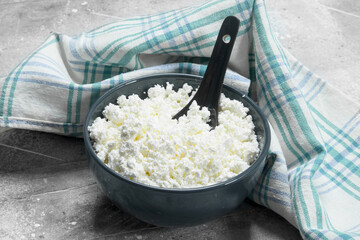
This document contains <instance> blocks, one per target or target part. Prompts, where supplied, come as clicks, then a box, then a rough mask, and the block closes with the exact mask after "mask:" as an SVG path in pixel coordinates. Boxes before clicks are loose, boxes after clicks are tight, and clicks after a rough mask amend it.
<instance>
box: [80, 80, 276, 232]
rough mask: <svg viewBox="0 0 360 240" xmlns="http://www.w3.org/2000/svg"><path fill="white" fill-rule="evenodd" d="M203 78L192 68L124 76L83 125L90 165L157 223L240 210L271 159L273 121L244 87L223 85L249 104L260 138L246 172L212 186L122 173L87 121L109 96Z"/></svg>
mask: <svg viewBox="0 0 360 240" xmlns="http://www.w3.org/2000/svg"><path fill="white" fill-rule="evenodd" d="M201 80H202V78H201V77H198V76H193V75H187V74H163V75H153V76H147V77H143V78H139V79H135V80H132V81H128V82H124V83H122V84H120V85H118V86H116V87H114V88H113V89H111V90H109V91H108V92H106V93H105V94H104V95H103V96H101V97H100V98H99V99H98V100H97V101H96V102H95V103H94V105H93V106H92V107H91V109H90V111H89V113H88V116H87V118H86V121H85V125H84V141H85V148H86V152H87V154H88V159H89V164H90V169H91V171H92V173H93V174H94V176H95V178H96V180H97V182H98V185H99V186H100V188H101V190H102V191H103V193H104V194H105V195H106V196H107V197H108V198H109V199H110V200H111V201H112V202H113V203H114V204H115V205H117V206H118V207H119V208H121V209H122V210H124V211H126V212H128V213H130V214H131V215H133V216H135V217H137V218H138V219H141V220H143V221H145V222H148V223H150V224H154V225H157V226H189V225H195V224H200V223H203V222H206V221H209V220H211V219H214V218H217V217H220V216H222V215H225V214H227V213H229V212H231V211H233V210H235V209H236V208H237V207H238V206H239V205H240V204H241V203H242V202H243V201H244V199H245V198H246V197H247V196H248V194H249V193H250V192H251V190H252V189H253V188H254V186H255V184H256V182H257V180H258V178H259V176H260V174H261V172H262V170H263V168H264V165H265V162H266V156H267V153H268V150H269V145H270V129H269V125H268V122H267V121H266V120H265V118H264V116H263V114H262V113H261V112H260V109H259V108H258V107H257V105H256V104H255V103H254V102H253V101H252V100H251V99H250V98H249V97H247V96H246V95H245V94H244V93H241V92H239V91H237V90H235V89H234V88H231V87H230V86H227V85H224V87H223V93H224V94H225V95H226V96H227V97H229V98H231V99H237V100H239V101H241V102H242V103H243V104H244V106H246V107H247V108H249V109H250V114H251V115H252V117H253V121H254V124H255V132H256V134H257V136H258V139H259V141H260V154H259V157H258V159H257V160H256V161H255V162H254V163H253V164H252V165H251V166H250V167H249V168H248V169H247V170H245V171H244V172H242V173H241V174H239V175H238V176H236V177H234V178H232V179H229V180H227V181H225V182H222V183H218V184H214V185H211V186H206V187H200V188H187V189H165V188H158V187H152V186H148V185H144V184H141V183H137V182H134V181H131V180H129V179H126V178H124V177H122V176H121V175H120V174H118V173H116V172H115V171H113V170H112V169H110V168H109V167H107V166H106V165H105V164H104V163H103V162H102V161H101V160H100V159H99V158H98V157H97V156H96V154H95V152H94V150H93V148H92V145H91V140H90V137H89V132H88V130H87V128H88V126H89V125H91V124H92V122H93V121H94V119H95V118H96V117H99V116H102V111H103V109H104V108H105V106H106V105H108V104H109V103H110V102H111V103H115V102H116V99H117V98H118V97H119V96H120V95H131V94H133V93H135V94H138V95H139V96H140V97H141V98H146V97H147V96H146V92H147V90H148V89H149V88H150V87H153V86H154V85H155V84H160V85H165V84H166V82H169V83H172V84H174V89H178V88H179V87H181V86H182V85H183V84H184V83H188V84H189V85H192V86H194V87H197V86H198V85H199V84H200V82H201Z"/></svg>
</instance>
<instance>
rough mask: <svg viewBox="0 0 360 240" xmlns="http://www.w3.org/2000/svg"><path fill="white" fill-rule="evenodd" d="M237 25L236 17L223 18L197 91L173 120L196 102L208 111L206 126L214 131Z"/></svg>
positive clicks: (238, 23)
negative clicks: (208, 116)
mask: <svg viewBox="0 0 360 240" xmlns="http://www.w3.org/2000/svg"><path fill="white" fill-rule="evenodd" d="M239 25H240V21H239V19H237V18H236V17H234V16H229V17H226V18H225V20H224V21H223V23H222V25H221V28H220V31H219V34H218V37H217V39H216V43H215V46H214V49H213V52H212V54H211V57H210V61H209V64H208V66H207V68H206V71H205V74H204V78H203V80H202V81H201V84H200V87H199V89H198V90H197V92H196V93H195V95H194V97H193V98H192V99H191V100H190V102H189V103H188V104H187V105H186V106H185V107H184V108H183V109H181V110H180V111H179V112H178V113H177V114H176V115H174V116H173V119H179V117H181V116H182V115H185V114H186V113H187V112H188V110H189V107H190V105H191V104H192V102H193V101H196V102H197V104H198V105H199V106H200V107H207V108H208V109H209V111H210V120H209V121H208V124H209V125H210V127H211V128H212V129H214V128H215V127H216V126H217V125H218V111H219V99H220V93H221V89H222V85H223V83H224V76H225V72H226V68H227V65H228V63H229V59H230V55H231V51H232V48H233V46H234V42H235V39H236V35H237V32H238V29H239Z"/></svg>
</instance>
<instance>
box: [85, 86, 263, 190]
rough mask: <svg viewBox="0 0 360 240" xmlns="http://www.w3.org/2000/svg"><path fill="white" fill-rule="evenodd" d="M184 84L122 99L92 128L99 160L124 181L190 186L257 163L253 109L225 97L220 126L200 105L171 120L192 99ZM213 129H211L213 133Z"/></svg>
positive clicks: (225, 176)
mask: <svg viewBox="0 0 360 240" xmlns="http://www.w3.org/2000/svg"><path fill="white" fill-rule="evenodd" d="M193 95H194V91H193V88H192V87H191V86H189V85H187V84H185V85H184V86H183V87H182V88H180V89H179V90H178V91H174V90H173V85H172V84H169V83H168V84H167V85H166V87H161V86H159V85H156V86H154V87H152V88H150V89H149V90H148V98H146V99H144V100H142V99H140V98H139V96H138V95H131V96H129V97H125V96H120V97H119V98H118V99H117V104H109V105H108V106H107V107H105V110H104V111H103V115H104V118H101V117H98V118H96V119H95V120H94V122H93V124H92V125H91V126H89V132H90V137H91V138H92V140H93V147H94V149H95V152H96V153H97V156H98V157H99V158H100V159H101V160H102V161H103V162H104V163H105V164H106V165H107V166H109V167H110V168H111V169H113V170H115V171H117V172H119V173H120V174H121V175H123V176H124V177H125V178H128V179H131V180H134V181H137V182H140V183H143V184H147V185H152V186H158V187H163V188H190V187H200V186H206V185H211V184H215V183H218V182H222V181H225V180H227V179H230V178H232V177H234V176H236V175H238V174H239V173H241V172H242V171H244V170H245V169H247V168H248V167H249V165H250V164H251V163H252V162H253V161H254V160H255V159H256V157H257V155H258V152H259V147H258V142H257V139H256V135H255V133H254V124H253V122H252V117H251V115H247V112H248V109H247V108H245V107H244V106H243V104H242V103H241V102H239V101H236V100H230V99H229V98H226V97H225V96H224V95H221V98H220V106H219V107H220V111H219V116H218V121H219V125H218V126H217V127H216V128H215V129H213V130H211V129H210V126H209V125H208V124H207V121H208V119H209V116H210V112H209V111H208V109H207V108H201V109H200V107H199V106H198V105H197V103H196V101H194V102H193V104H192V105H191V107H190V110H189V111H188V113H187V115H186V116H182V117H180V118H179V119H178V120H174V119H172V116H173V115H175V114H176V113H177V112H178V111H179V110H180V109H182V108H183V107H184V106H185V105H186V104H187V103H188V102H189V101H190V100H191V98H192V97H193ZM210 130H211V131H210Z"/></svg>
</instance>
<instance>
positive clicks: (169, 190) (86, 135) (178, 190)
mask: <svg viewBox="0 0 360 240" xmlns="http://www.w3.org/2000/svg"><path fill="white" fill-rule="evenodd" d="M168 77H171V78H176V77H177V78H196V79H199V80H201V79H202V76H199V75H192V74H186V73H161V74H151V75H147V76H141V77H137V78H133V79H131V80H126V81H124V82H122V83H120V84H119V85H117V86H115V87H113V88H111V89H109V90H107V91H106V92H105V93H104V94H103V95H102V96H100V97H99V98H98V99H97V100H96V101H95V102H94V104H93V105H92V106H91V107H90V110H89V112H88V113H87V116H86V119H85V122H84V127H83V138H84V143H85V148H86V150H87V151H88V153H89V154H90V155H91V157H93V158H94V159H95V162H96V163H97V164H98V165H99V166H100V167H101V168H103V169H104V170H105V171H107V172H108V173H110V174H111V175H113V176H115V177H116V178H119V179H120V180H122V181H125V182H127V183H129V184H132V185H136V186H137V187H142V188H145V189H148V190H152V191H160V192H166V193H194V192H204V191H209V190H213V189H217V188H221V187H224V186H226V185H229V184H232V183H235V182H239V181H241V180H242V179H244V178H246V177H248V176H249V175H251V174H253V173H254V171H256V169H257V166H258V165H260V164H261V163H262V162H263V161H266V156H267V155H268V151H269V147H270V142H271V135H270V126H269V123H268V121H267V120H266V118H265V115H264V113H263V112H262V111H261V110H260V108H259V107H258V106H257V104H256V103H255V102H254V101H253V100H252V99H251V98H250V97H248V96H247V94H245V93H243V92H241V91H239V90H237V89H235V88H233V87H231V86H230V85H227V84H226V83H225V82H224V85H223V87H224V88H230V89H231V90H232V91H234V92H236V93H237V94H239V95H241V96H242V97H243V98H245V99H246V100H247V101H248V103H249V104H250V105H251V106H252V107H253V108H254V109H255V110H256V112H257V113H258V114H259V116H260V118H261V120H262V122H263V123H264V129H265V143H264V147H263V149H262V150H261V152H260V154H259V155H258V157H257V158H256V160H255V161H254V162H253V163H252V164H251V165H250V167H248V168H247V169H246V170H244V171H243V172H241V173H240V174H238V175H236V176H234V177H232V178H230V179H228V180H226V181H223V182H219V183H215V184H211V185H206V186H201V187H192V188H162V187H157V186H152V185H147V184H143V183H140V182H136V181H134V180H130V179H127V178H125V177H123V176H122V175H121V174H120V173H118V172H116V171H114V170H113V169H111V168H110V167H108V166H107V165H106V164H105V163H104V162H103V161H101V160H100V159H99V158H98V156H97V155H96V153H95V151H94V149H93V147H92V145H91V142H90V140H89V139H90V136H89V131H88V126H89V121H90V118H91V116H92V114H93V112H94V111H95V108H96V107H97V106H98V105H99V104H100V103H101V102H102V101H103V100H104V99H105V98H107V97H108V96H109V95H111V94H112V93H113V92H116V91H117V90H118V89H119V88H122V87H124V86H127V85H130V84H133V83H135V82H138V81H146V79H149V78H168ZM259 159H263V160H262V161H260V160H259Z"/></svg>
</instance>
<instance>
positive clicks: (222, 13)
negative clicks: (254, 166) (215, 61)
mask: <svg viewBox="0 0 360 240" xmlns="http://www.w3.org/2000/svg"><path fill="white" fill-rule="evenodd" d="M229 15H234V16H236V17H238V18H239V19H240V21H241V26H240V29H239V33H238V37H237V41H236V44H235V46H234V50H233V53H232V57H231V59H230V62H229V71H228V72H227V74H226V77H225V81H227V82H232V84H233V85H235V86H237V87H238V88H239V89H241V90H243V91H247V89H248V87H249V80H248V79H250V80H251V81H255V82H256V88H255V89H256V90H257V99H258V104H259V106H260V107H261V109H262V110H263V111H264V113H265V115H266V117H267V119H268V121H269V122H270V124H271V126H272V143H271V152H272V153H275V154H272V155H270V156H273V157H272V158H270V159H269V162H268V163H267V165H266V166H265V169H264V172H263V174H262V176H261V178H260V180H259V182H258V184H257V185H256V187H255V189H254V191H253V192H252V194H251V196H250V198H251V199H252V200H254V201H255V202H257V203H259V204H262V205H264V206H266V207H268V208H270V209H272V210H274V211H275V212H277V213H278V214H280V215H282V216H283V217H284V218H286V219H287V220H288V221H289V222H290V223H292V224H293V225H294V226H296V227H297V228H298V229H299V230H300V233H301V235H302V237H303V238H306V239H335V238H338V239H355V238H359V239H360V168H359V167H360V149H359V142H360V128H359V125H360V106H359V105H358V104H356V103H354V102H352V101H350V100H349V99H348V98H347V97H346V96H344V95H342V94H341V93H339V92H338V91H337V90H336V89H334V88H332V87H331V86H329V84H327V83H326V82H325V81H324V80H322V79H321V78H320V77H319V76H317V75H316V74H314V73H313V72H311V71H310V70H309V69H307V68H306V67H305V66H303V65H302V64H301V63H300V62H299V61H297V60H296V58H294V57H293V56H292V55H291V54H290V53H289V52H288V51H286V49H284V48H283V47H282V46H281V44H280V43H279V42H278V40H277V39H276V37H275V36H274V34H273V33H272V31H271V26H270V23H269V20H268V17H267V13H266V9H265V5H264V2H263V1H262V0H212V1H209V2H207V3H205V4H203V5H200V6H196V7H189V8H185V9H181V10H175V11H169V12H165V13H161V14H158V15H152V16H146V17H137V18H130V19H127V20H123V21H119V22H114V23H112V24H108V25H105V26H101V27H99V28H97V29H94V30H92V31H90V32H86V33H82V34H80V35H77V36H67V35H61V34H53V35H51V36H50V37H49V38H48V39H47V40H46V41H45V42H44V43H43V44H42V45H41V46H40V47H39V48H38V49H36V50H35V51H34V52H33V53H32V54H31V55H30V56H29V57H28V58H26V59H25V60H24V61H23V62H22V63H20V65H19V66H17V67H16V68H15V69H14V70H13V71H12V72H11V73H10V74H9V76H8V77H7V78H4V79H1V80H0V89H1V93H0V94H1V96H0V126H6V127H13V128H25V129H33V130H40V131H46V132H53V133H58V134H65V135H71V136H81V134H82V133H81V131H82V126H83V125H82V124H83V121H84V118H85V116H86V113H87V112H88V110H89V107H90V106H91V105H92V104H93V103H94V101H95V100H96V99H97V98H98V97H99V96H100V95H101V94H103V93H104V92H105V91H106V90H108V89H110V88H112V87H113V86H115V85H117V84H119V83H121V82H123V81H127V80H129V79H133V78H136V77H140V76H144V75H150V74H155V73H169V72H179V73H189V74H197V75H203V74H204V72H205V69H206V64H207V62H208V60H209V56H210V54H211V51H212V48H213V45H214V42H215V40H216V37H217V34H218V30H219V28H220V25H221V23H222V21H223V19H224V18H225V17H226V16H229ZM319 61H321V60H319Z"/></svg>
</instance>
